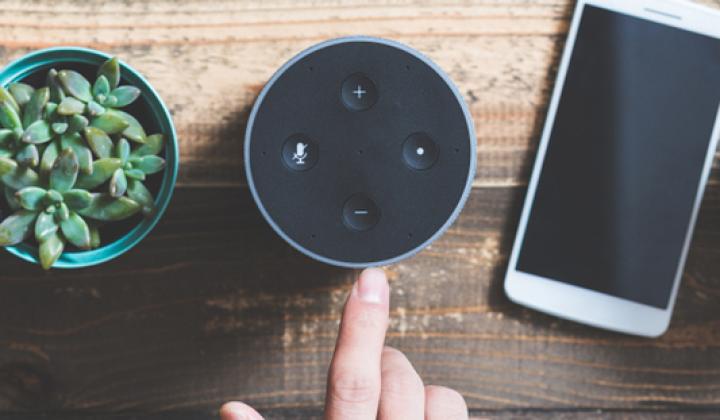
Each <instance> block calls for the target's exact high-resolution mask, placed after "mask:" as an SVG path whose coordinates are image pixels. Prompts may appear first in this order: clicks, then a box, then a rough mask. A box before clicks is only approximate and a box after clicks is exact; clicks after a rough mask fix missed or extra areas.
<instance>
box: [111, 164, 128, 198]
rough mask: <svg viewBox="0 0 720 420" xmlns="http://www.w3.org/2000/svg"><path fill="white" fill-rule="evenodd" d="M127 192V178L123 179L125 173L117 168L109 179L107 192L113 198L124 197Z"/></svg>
mask: <svg viewBox="0 0 720 420" xmlns="http://www.w3.org/2000/svg"><path fill="white" fill-rule="evenodd" d="M126 190H127V178H125V171H124V170H123V169H122V168H118V169H116V170H115V172H113V175H112V177H110V185H109V191H110V195H111V196H113V197H121V196H123V195H125V191H126Z"/></svg>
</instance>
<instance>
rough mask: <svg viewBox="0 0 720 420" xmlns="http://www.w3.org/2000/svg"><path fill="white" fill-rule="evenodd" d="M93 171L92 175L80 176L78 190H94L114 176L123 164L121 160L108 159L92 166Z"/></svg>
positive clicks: (77, 184)
mask: <svg viewBox="0 0 720 420" xmlns="http://www.w3.org/2000/svg"><path fill="white" fill-rule="evenodd" d="M92 166H93V170H92V174H91V175H84V174H83V175H80V176H79V177H78V180H77V183H76V185H75V187H76V188H82V189H84V190H92V189H94V188H96V187H97V186H99V185H100V184H102V183H104V182H105V181H107V180H108V179H110V177H111V176H112V174H113V173H114V172H115V171H116V170H117V169H118V168H120V167H122V162H120V159H115V158H106V159H98V160H96V161H95V162H93V164H92Z"/></svg>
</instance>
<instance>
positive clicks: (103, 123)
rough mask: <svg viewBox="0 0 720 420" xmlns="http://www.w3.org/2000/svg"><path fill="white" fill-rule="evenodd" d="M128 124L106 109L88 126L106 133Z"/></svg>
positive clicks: (122, 129)
mask: <svg viewBox="0 0 720 420" xmlns="http://www.w3.org/2000/svg"><path fill="white" fill-rule="evenodd" d="M129 126H130V123H129V122H128V121H127V120H126V119H125V118H123V116H122V115H120V114H118V113H117V111H114V110H112V109H109V110H106V111H105V112H104V113H103V114H102V115H100V116H99V117H95V118H93V119H92V121H90V127H95V128H99V129H100V130H102V131H104V132H106V133H108V134H118V133H122V132H123V131H124V130H125V129H126V128H128V127H129ZM8 128H9V127H8Z"/></svg>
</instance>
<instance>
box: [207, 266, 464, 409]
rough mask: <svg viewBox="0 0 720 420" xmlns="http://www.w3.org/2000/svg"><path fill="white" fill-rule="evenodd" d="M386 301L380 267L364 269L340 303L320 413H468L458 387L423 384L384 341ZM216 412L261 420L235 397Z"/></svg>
mask: <svg viewBox="0 0 720 420" xmlns="http://www.w3.org/2000/svg"><path fill="white" fill-rule="evenodd" d="M389 301H390V288H389V286H388V282H387V278H386V277H385V273H384V272H383V271H382V270H379V269H367V270H365V271H363V272H362V273H361V274H360V278H359V280H358V281H357V282H356V283H355V285H354V286H353V289H352V291H351V292H350V296H349V297H348V300H347V302H346V303H345V309H344V311H343V317H342V321H341V323H340V333H339V335H338V340H337V344H336V345H335V354H334V355H333V359H332V362H331V364H330V372H329V374H328V385H327V395H326V398H325V419H326V420H340V419H342V420H346V419H358V420H371V419H376V418H377V419H380V420H390V419H403V420H405V419H407V420H414V419H418V420H422V419H427V420H456V419H457V420H461V419H467V418H468V412H467V406H466V405H465V400H464V399H463V397H462V396H461V395H460V394H459V393H458V392H456V391H454V390H452V389H449V388H445V387H440V386H425V385H424V384H423V382H422V379H420V376H419V375H418V374H417V372H415V369H414V368H413V367H412V365H411V364H410V362H409V361H408V359H407V358H406V357H405V355H404V354H402V353H401V352H400V351H398V350H396V349H394V348H391V347H384V342H385V331H386V330H387V326H388V312H389V306H390V302H389ZM220 417H221V419H222V420H262V416H260V414H258V412H257V411H255V410H254V409H252V408H251V407H249V406H248V405H246V404H243V403H240V402H229V403H227V404H225V405H224V406H223V407H222V409H221V410H220Z"/></svg>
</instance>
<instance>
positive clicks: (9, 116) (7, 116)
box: [0, 102, 23, 136]
mask: <svg viewBox="0 0 720 420" xmlns="http://www.w3.org/2000/svg"><path fill="white" fill-rule="evenodd" d="M0 124H2V126H3V127H5V128H8V129H10V130H12V131H13V132H14V133H15V134H16V135H17V136H19V135H21V134H22V129H23V127H22V122H21V121H20V116H19V115H18V112H17V111H16V110H15V108H13V107H12V105H10V104H9V103H8V102H0Z"/></svg>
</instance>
